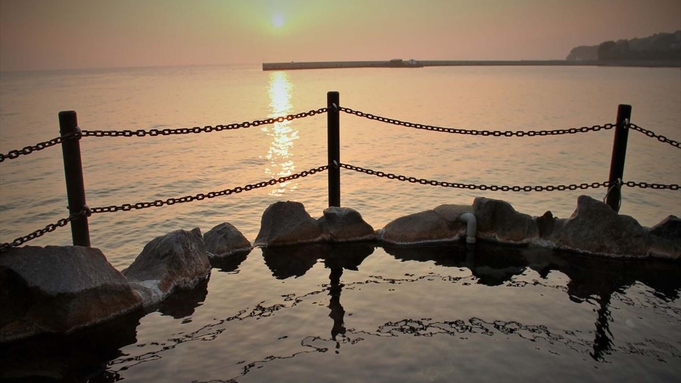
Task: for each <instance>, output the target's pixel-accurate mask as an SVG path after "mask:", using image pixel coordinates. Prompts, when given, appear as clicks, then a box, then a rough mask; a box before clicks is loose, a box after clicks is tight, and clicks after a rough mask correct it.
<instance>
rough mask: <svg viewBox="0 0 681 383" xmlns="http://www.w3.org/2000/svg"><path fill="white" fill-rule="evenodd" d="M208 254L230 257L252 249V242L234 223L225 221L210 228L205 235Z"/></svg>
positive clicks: (210, 255) (204, 241)
mask: <svg viewBox="0 0 681 383" xmlns="http://www.w3.org/2000/svg"><path fill="white" fill-rule="evenodd" d="M203 243H204V244H205V245H206V251H208V256H209V257H211V258H213V257H228V256H230V255H233V254H237V253H243V252H247V251H251V249H252V246H251V243H250V242H249V241H248V240H247V239H246V237H244V235H243V234H241V232H240V231H239V230H238V229H237V228H236V227H234V226H233V225H231V224H229V223H227V222H224V223H221V224H219V225H217V226H215V227H214V228H212V229H210V230H209V231H208V232H207V233H206V234H205V235H204V236H203Z"/></svg>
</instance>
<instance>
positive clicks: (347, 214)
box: [317, 207, 376, 242]
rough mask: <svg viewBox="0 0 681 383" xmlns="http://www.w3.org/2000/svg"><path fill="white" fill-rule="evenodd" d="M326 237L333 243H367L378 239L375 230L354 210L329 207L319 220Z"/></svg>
mask: <svg viewBox="0 0 681 383" xmlns="http://www.w3.org/2000/svg"><path fill="white" fill-rule="evenodd" d="M317 223H318V224H319V226H320V227H321V229H322V231H323V235H324V237H325V238H326V239H327V240H328V241H331V242H349V241H367V240H374V239H376V234H375V232H374V228H373V227H371V225H369V224H368V223H366V222H365V221H364V219H363V218H362V216H361V215H360V214H359V213H358V212H357V211H356V210H354V209H350V208H347V207H329V208H327V209H324V215H323V216H322V217H321V218H319V219H318V220H317Z"/></svg>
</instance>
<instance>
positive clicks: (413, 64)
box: [262, 59, 681, 71]
mask: <svg viewBox="0 0 681 383" xmlns="http://www.w3.org/2000/svg"><path fill="white" fill-rule="evenodd" d="M430 66H620V67H649V68H650V67H653V68H681V61H678V60H675V61H670V60H658V61H654V60H652V61H651V60H617V61H602V60H601V61H599V60H588V61H587V60H583V61H572V60H570V61H568V60H400V59H395V60H390V61H308V62H303V61H291V62H279V63H263V64H262V70H263V71H270V70H292V69H337V68H423V67H430Z"/></svg>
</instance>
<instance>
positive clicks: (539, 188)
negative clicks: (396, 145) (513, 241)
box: [340, 163, 680, 192]
mask: <svg viewBox="0 0 681 383" xmlns="http://www.w3.org/2000/svg"><path fill="white" fill-rule="evenodd" d="M340 167H342V168H345V169H348V170H353V171H356V172H359V173H365V174H368V175H372V176H376V177H383V178H387V179H390V180H398V181H403V182H410V183H415V184H420V185H429V186H441V187H448V188H455V189H470V190H483V191H485V190H489V191H502V192H508V191H511V192H544V191H547V192H551V191H565V190H586V189H598V188H600V187H609V186H610V182H609V181H603V182H592V183H586V182H585V183H581V184H569V185H563V184H561V185H546V186H543V185H535V186H531V185H525V186H518V185H514V186H509V185H501V186H500V185H485V184H481V185H478V184H466V183H458V182H444V181H436V180H429V179H425V178H416V177H409V176H404V175H401V174H394V173H386V172H383V171H379V170H373V169H367V168H363V167H360V166H355V165H350V164H344V163H341V164H340ZM621 185H624V186H629V187H639V188H643V189H646V188H651V189H658V190H663V189H669V190H679V188H680V186H679V185H677V184H658V183H647V182H634V181H627V182H622V183H621V184H620V186H621ZM613 186H618V185H613Z"/></svg>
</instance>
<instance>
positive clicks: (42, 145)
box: [0, 133, 76, 162]
mask: <svg viewBox="0 0 681 383" xmlns="http://www.w3.org/2000/svg"><path fill="white" fill-rule="evenodd" d="M75 136H76V134H72V133H70V134H66V135H64V136H60V137H55V138H53V139H51V140H49V141H43V142H38V143H37V144H35V145H29V146H24V147H23V148H22V149H18V150H10V151H9V152H7V154H3V153H0V162H4V161H5V160H13V159H15V158H18V157H19V156H27V155H29V154H31V153H34V152H38V151H41V150H43V149H47V148H49V147H51V146H55V145H57V144H61V142H62V141H64V139H68V138H71V137H75Z"/></svg>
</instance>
